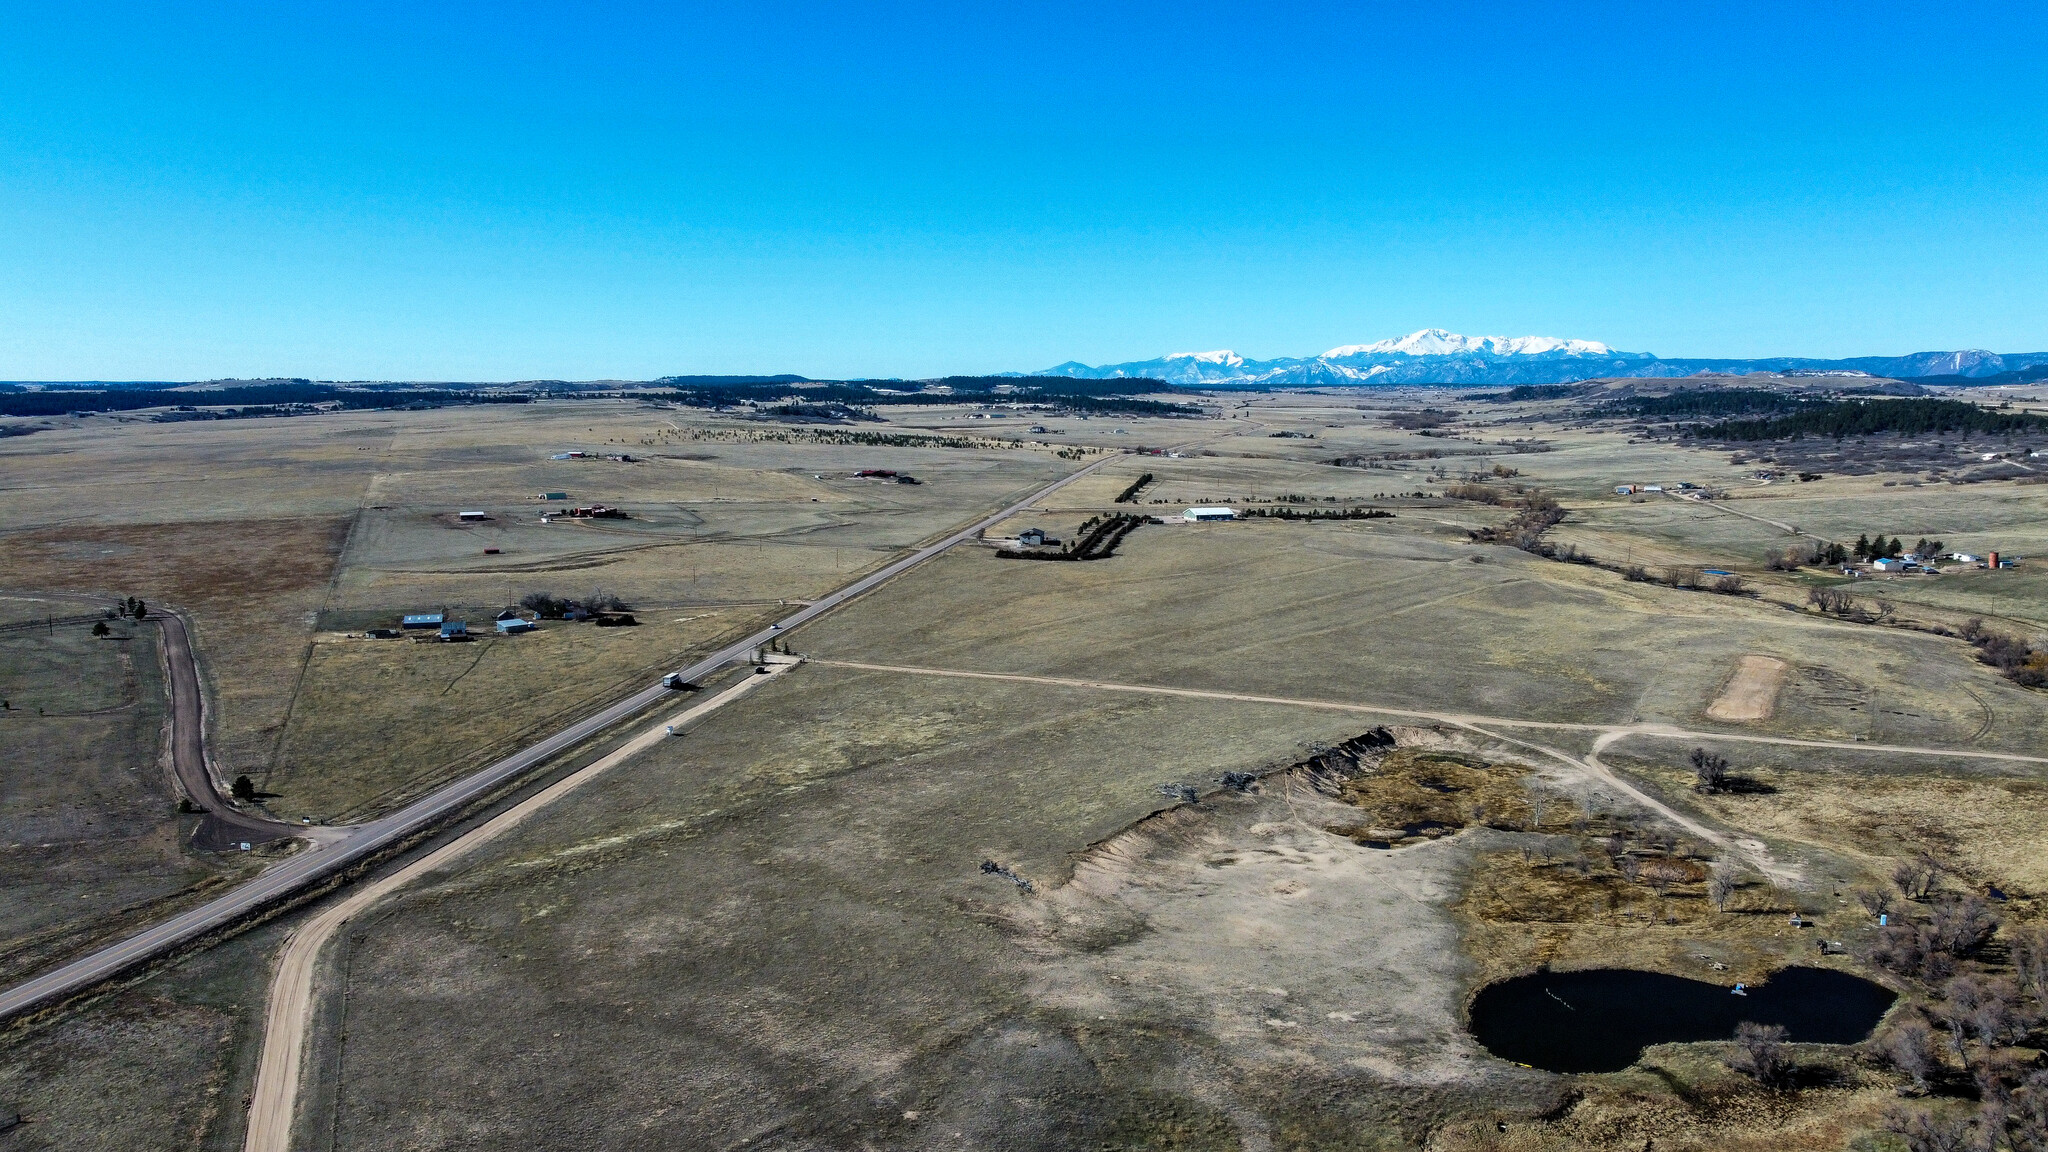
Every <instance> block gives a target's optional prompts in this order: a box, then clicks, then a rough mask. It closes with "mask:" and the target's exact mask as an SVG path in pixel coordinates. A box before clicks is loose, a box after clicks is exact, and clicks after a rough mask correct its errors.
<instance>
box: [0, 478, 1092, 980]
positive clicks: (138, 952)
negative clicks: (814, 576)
mask: <svg viewBox="0 0 2048 1152" xmlns="http://www.w3.org/2000/svg"><path fill="white" fill-rule="evenodd" d="M1117 458H1118V457H1117V456H1115V455H1109V456H1104V457H1103V458H1102V459H1100V460H1097V461H1096V462H1095V463H1093V464H1090V465H1088V466H1087V467H1085V468H1082V469H1080V470H1079V471H1077V472H1073V473H1071V474H1069V475H1067V476H1066V477H1064V478H1062V479H1060V480H1057V481H1055V482H1053V483H1051V484H1048V485H1047V486H1045V487H1044V488H1041V489H1039V490H1038V491H1036V492H1034V493H1032V494H1031V495H1030V496H1028V497H1026V498H1024V499H1022V500H1019V501H1018V502H1017V503H1015V504H1012V505H1010V506H1009V507H1007V508H1004V509H1003V510H1002V511H1000V512H997V513H995V514H994V515H992V516H989V517H986V518H984V519H982V520H980V521H977V522H976V523H974V524H973V525H970V526H969V527H966V528H963V529H961V530H960V531H958V532H955V533H954V534H952V535H951V536H948V537H946V538H945V539H943V540H940V541H939V542H938V543H936V544H930V545H927V546H925V547H923V548H920V549H918V550H917V551H916V552H913V553H911V554H910V555H908V556H905V557H903V558H902V559H900V560H897V561H895V562H894V563H892V564H889V565H888V566H886V567H884V568H881V569H879V570H877V571H875V572H872V573H870V574H868V575H866V576H863V577H861V578H860V579H858V580H855V581H854V582H853V583H851V584H848V585H847V586H846V587H844V588H841V589H839V590H838V591H836V592H833V593H831V594H830V595H827V596H825V597H823V598H822V599H819V600H817V601H814V602H813V603H811V604H809V605H808V606H806V607H804V608H803V609H801V610H799V611H797V612H795V613H792V614H791V615H789V616H786V617H784V618H783V619H781V620H778V621H776V622H775V623H774V624H771V625H769V626H768V627H767V628H764V629H762V630H761V631H759V632H756V633H754V634H753V635H752V636H749V637H747V638H746V639H744V640H740V641H736V642H735V643H732V644H729V645H727V646H726V647H724V648H721V649H719V650H718V651H716V652H714V653H712V654H711V655H710V656H707V657H705V658H704V659H703V660H700V661H698V662H697V663H695V664H692V665H690V666H689V667H688V668H684V669H682V670H681V675H682V678H683V680H684V681H685V682H694V681H696V680H699V679H701V678H703V677H705V676H709V675H710V674H712V673H713V672H716V671H718V670H719V669H720V668H723V667H725V666H726V665H727V664H730V663H732V662H733V661H735V660H737V659H739V658H740V657H741V656H744V655H746V654H747V653H748V652H750V651H752V650H754V649H755V648H758V647H760V646H761V645H763V644H766V643H767V642H768V641H770V640H772V639H777V638H779V637H781V636H783V635H786V634H787V633H788V632H789V631H791V630H792V629H794V628H796V627H798V626H799V625H801V624H804V623H806V622H808V621H810V620H813V619H816V618H817V617H819V616H821V615H823V614H825V613H826V612H830V611H831V610H832V609H834V608H836V607H838V606H839V605H841V604H844V603H845V602H846V601H848V600H851V599H853V598H854V597H856V596H859V595H860V594H861V593H863V592H867V591H869V590H871V589H873V588H875V587H876V586H878V585H880V584H882V583H884V582H886V581H888V580H890V579H893V578H894V577H896V576H899V575H901V574H902V573H904V572H906V571H908V570H910V569H911V568H914V567H916V566H917V565H919V564H922V563H924V562H925V561H927V560H929V559H931V558H932V557H934V556H937V555H938V554H939V553H941V552H944V551H945V550H947V549H948V548H951V547H953V546H954V545H956V544H959V543H961V542H963V541H966V540H971V539H974V537H975V536H976V535H977V534H978V533H980V532H982V531H984V530H985V529H988V528H990V527H992V526H994V525H996V524H998V523H1000V522H1002V521H1003V520H1005V519H1008V518H1009V517H1011V516H1014V515H1016V514H1017V513H1019V512H1022V511H1024V510H1025V509H1027V508H1029V507H1031V506H1032V505H1033V504H1036V503H1038V502H1039V501H1041V500H1043V499H1045V498H1046V497H1047V496H1050V495H1052V494H1053V493H1054V492H1057V491H1059V490H1060V489H1061V488H1064V487H1066V486H1067V485H1069V484H1071V483H1073V482H1074V481H1076V480H1079V479H1080V478H1081V477H1083V476H1086V475H1087V474H1089V473H1090V472H1093V471H1095V470H1096V469H1097V468H1100V467H1102V466H1103V465H1104V464H1107V463H1109V462H1110V461H1111V460H1114V459H1117ZM181 632H182V630H181ZM669 691H670V690H669V689H667V688H664V687H662V686H661V685H660V684H659V683H656V684H654V685H652V686H651V687H648V688H646V689H644V690H643V691H641V692H639V693H636V694H635V695H633V696H630V697H628V698H626V699H624V700H621V701H619V702H618V703H617V704H614V705H612V706H611V707H610V708H607V709H605V710H604V711H602V712H599V713H598V714H597V715H595V716H591V717H589V718H588V719H585V720H582V721H580V722H578V723H576V724H572V725H570V726H569V727H567V728H564V729H563V730H562V731H560V732H557V733H555V734H554V735H553V736H549V737H548V738H546V739H544V740H542V741H540V742H539V743H537V744H534V745H531V746H530V747H528V748H526V749H524V750H523V751H520V752H515V753H513V754H512V755H510V756H507V757H505V758H504V759H503V760H500V761H498V762H497V763H495V764H492V765H490V766H489V767H486V768H484V769H482V770H481V771H479V772H477V773H476V774H475V775H473V776H467V777H464V778H463V779H461V780H458V781H456V782H455V783H453V784H450V785H448V786H447V787H445V788H442V789H441V790H440V791H438V792H432V793H429V794H428V795H426V796H424V797H422V798H420V799H419V800H416V801H414V802H413V803H411V804H409V805H407V806H405V807H404V808H401V809H399V810H397V811H396V812H393V813H391V814H389V815H387V816H383V817H381V818H379V819H376V820H372V821H370V822H368V823H365V824H359V825H357V826H356V827H355V829H354V830H353V831H352V832H351V833H350V835H349V836H348V837H347V838H346V839H343V840H341V841H339V842H336V843H333V844H329V845H326V846H322V847H316V848H313V849H310V850H308V851H306V852H304V853H301V854H300V855H297V856H294V857H291V858H290V859H287V860H284V861H281V862H279V863H277V864H275V865H272V866H271V867H270V868H268V869H266V870H264V872H263V873H262V874H261V875H259V876H258V877H256V879H254V880H251V881H250V882H249V883H247V884H244V885H243V886H242V887H240V888H237V889H235V890H234V891H232V892H230V893H228V894H227V895H225V896H222V897H220V898H218V899H216V900H214V901H212V902H211V903H207V904H202V905H200V906H199V907H197V908H193V909H191V910H189V911H187V912H183V913H180V914H179V915H177V916H174V917H172V918H171V919H169V920H166V921H164V922H163V923H161V924H158V925H156V926H155V927H152V928H149V929H147V930H145V931H142V932H139V933H137V934H136V935H134V936H130V937H129V938H127V939H126V940H123V941H121V942H120V943H118V944H114V945H111V946H109V947H107V948H104V949H102V950H101V951H98V952H95V953H93V954H92V955H90V956H86V957H82V958H81V959H78V960H75V961H73V962H71V963H69V964H66V965H64V966H63V967H62V968H58V969H56V970H54V971H51V972H48V973H45V974H44V975H42V976H38V977H36V978H35V979H33V980H29V981H27V982H25V983H22V984H17V985H15V986H14V987H12V988H9V989H7V990H6V991H5V992H0V1020H5V1019H7V1018H9V1017H12V1016H15V1015H17V1014H19V1013H21V1012H24V1011H26V1010H28V1009H30V1008H33V1007H35V1006H37V1005H39V1004H46V1003H49V1002H51V1001H53V1000H59V999H62V998H63V997H66V996H70V995H73V994H75V993H77V992H80V991H83V990H84V989H87V988H90V987H92V986H93V985H95V984H98V983H100V982H101V981H103V980H107V979H109V978H111V977H114V976H117V975H119V974H121V973H122V972H124V971H127V970H128V969H130V968H133V967H135V966H136V965H137V964H140V963H142V962H144V961H146V960H149V959H151V958H152V957H155V956H158V955H161V954H163V953H165V952H168V951H170V950H172V949H174V948H177V947H179V946H180V945H183V944H186V943H189V942H191V941H193V940H195V939H198V938H199V937H202V936H204V935H206V934H207V933H209V932H214V931H218V930H220V929H222V928H225V927H227V926H228V925H230V924H233V923H235V922H236V921H238V920H240V919H242V918H243V917H246V916H248V915H249V914H251V913H252V912H255V911H257V910H259V909H261V908H264V907H266V906H268V905H271V904H274V903H276V902H277V901H279V900H282V899H284V898H285V897H287V896H290V895H291V894H293V893H295V892H298V891H300V890H301V889H304V888H306V887H309V886H311V885H312V884H314V883H316V882H318V881H320V880H323V879H325V878H327V877H329V876H332V875H333V874H334V873H336V872H338V871H341V870H342V869H345V868H347V867H349V866H350V865H352V864H355V863H358V862H359V861H362V860H365V859H367V858H369V857H372V856H374V855H375V854H376V853H378V852H380V851H382V850H384V849H385V848H388V847H390V846H391V845H393V844H396V843H399V842H401V841H403V840H405V839H406V838H407V837H409V836H412V835H413V834H415V833H417V832H419V831H420V830H422V829H425V828H430V827H432V826H433V825H434V824H436V823H438V822H439V821H441V820H442V819H444V818H446V817H447V816H449V815H450V814H452V813H455V812H459V811H461V810H462V809H463V808H465V807H467V806H468V805H469V804H471V803H472V802H474V801H475V800H476V799H477V798H479V797H481V796H485V795H488V794H490V793H491V792H492V791H494V790H496V789H497V788H499V787H500V786H502V785H503V784H504V783H505V782H506V781H508V780H511V779H513V778H515V777H517V776H520V775H522V774H523V773H525V772H527V771H529V770H531V769H532V768H534V767H536V766H538V765H540V764H542V763H544V762H546V761H547V760H549V759H550V758H552V757H554V756H557V755H559V754H561V753H562V752H564V751H567V750H568V749H570V748H574V747H575V746H576V745H578V744H581V743H583V742H584V741H586V740H588V739H590V738H591V737H593V736H596V735H597V734H598V733H600V732H603V731H605V730H606V729H608V728H610V727H612V726H613V725H615V724H617V723H619V722H620V721H622V720H624V719H626V718H628V717H630V716H632V715H634V714H636V713H638V712H640V711H641V710H642V709H644V708H646V707H647V706H648V705H650V704H652V703H654V702H655V701H657V700H659V699H661V698H662V697H663V696H665V695H667V694H668V693H669Z"/></svg>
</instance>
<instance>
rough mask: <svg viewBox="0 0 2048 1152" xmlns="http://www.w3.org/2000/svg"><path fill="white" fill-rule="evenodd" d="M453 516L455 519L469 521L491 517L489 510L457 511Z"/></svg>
mask: <svg viewBox="0 0 2048 1152" xmlns="http://www.w3.org/2000/svg"><path fill="white" fill-rule="evenodd" d="M455 518H456V519H457V520H469V521H476V520H489V519H490V518H491V514H490V513H489V512H457V513H456V514H455Z"/></svg>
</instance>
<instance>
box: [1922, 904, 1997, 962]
mask: <svg viewBox="0 0 2048 1152" xmlns="http://www.w3.org/2000/svg"><path fill="white" fill-rule="evenodd" d="M1928 927H1929V930H1930V932H1931V933H1932V935H1933V942H1934V945H1935V947H1937V948H1939V949H1941V950H1942V951H1943V952H1946V953H1948V954H1949V955H1951V956H1972V955H1975V954H1976V953H1977V952H1978V950H1980V949H1982V948H1983V947H1984V945H1986V944H1988V943H1990V941H1991V937H1992V935H1993V934H1994V933H1996V932H1997V931H1998V917H1997V916H1994V915H1993V914H1992V912H1991V906H1990V905H1989V904H1986V903H1985V902H1984V901H1983V900H1982V899H1981V898H1979V897H1977V896H1971V895H1962V896H1955V897H1951V898H1949V899H1947V900H1943V901H1941V902H1940V903H1938V904H1936V905H1935V906H1934V919H1933V921H1932V923H1931V924H1929V926H1928Z"/></svg>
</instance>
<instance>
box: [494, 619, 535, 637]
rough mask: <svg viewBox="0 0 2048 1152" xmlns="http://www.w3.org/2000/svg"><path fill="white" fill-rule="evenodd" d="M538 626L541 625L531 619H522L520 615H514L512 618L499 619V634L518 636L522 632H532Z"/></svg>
mask: <svg viewBox="0 0 2048 1152" xmlns="http://www.w3.org/2000/svg"><path fill="white" fill-rule="evenodd" d="M538 627H539V625H537V624H535V623H534V622H533V621H531V620H521V619H519V618H518V617H514V618H512V619H510V620H500V621H498V635H500V636H517V635H518V634H520V633H521V632H531V631H533V630H535V629H536V628H538Z"/></svg>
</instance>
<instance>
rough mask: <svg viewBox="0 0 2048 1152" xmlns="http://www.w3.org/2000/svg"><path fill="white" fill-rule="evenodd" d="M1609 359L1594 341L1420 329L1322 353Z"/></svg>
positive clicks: (1343, 355)
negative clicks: (1556, 354)
mask: <svg viewBox="0 0 2048 1152" xmlns="http://www.w3.org/2000/svg"><path fill="white" fill-rule="evenodd" d="M1546 353H1562V354H1564V355H1566V356H1609V355H1613V353H1614V350H1613V349H1612V348H1609V347H1608V346H1607V345H1605V344H1602V343H1600V342H1599V341H1597V340H1565V339H1560V338H1558V337H1556V336H1460V335H1458V334H1457V333H1456V332H1446V331H1445V330H1443V329H1442V328H1423V329H1420V330H1418V331H1414V332H1410V333H1409V334H1407V335H1406V336H1401V337H1398V338H1396V339H1393V340H1381V341H1378V342H1377V343H1373V344H1346V345H1344V346H1343V347H1341V348H1332V349H1330V350H1329V351H1328V352H1325V353H1323V356H1322V358H1323V359H1325V360H1344V359H1349V358H1352V357H1357V356H1384V355H1389V354H1395V355H1402V356H1472V355H1477V356H1541V355H1544V354H1546Z"/></svg>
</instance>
